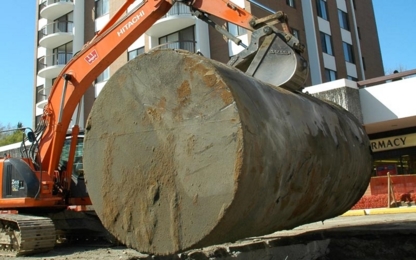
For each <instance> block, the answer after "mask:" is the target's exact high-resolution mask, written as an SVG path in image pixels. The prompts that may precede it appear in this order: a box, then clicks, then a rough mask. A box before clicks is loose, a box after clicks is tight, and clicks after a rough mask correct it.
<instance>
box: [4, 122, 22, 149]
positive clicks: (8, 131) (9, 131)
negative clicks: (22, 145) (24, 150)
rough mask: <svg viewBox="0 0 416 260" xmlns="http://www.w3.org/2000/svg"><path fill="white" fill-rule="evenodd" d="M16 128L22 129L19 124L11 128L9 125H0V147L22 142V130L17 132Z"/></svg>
mask: <svg viewBox="0 0 416 260" xmlns="http://www.w3.org/2000/svg"><path fill="white" fill-rule="evenodd" d="M18 128H23V124H22V123H21V122H18V123H17V125H16V127H11V126H10V124H8V125H7V126H2V125H1V124H0V146H4V145H8V144H14V143H18V142H21V141H22V140H23V135H24V130H19V129H18ZM13 129H18V130H13Z"/></svg>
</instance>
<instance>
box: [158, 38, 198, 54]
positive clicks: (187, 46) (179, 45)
mask: <svg viewBox="0 0 416 260" xmlns="http://www.w3.org/2000/svg"><path fill="white" fill-rule="evenodd" d="M195 46H196V42H195V41H175V42H167V43H164V44H161V45H158V46H155V47H154V48H152V50H162V49H173V50H176V49H181V50H187V51H189V52H194V53H195Z"/></svg>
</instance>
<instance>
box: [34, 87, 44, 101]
mask: <svg viewBox="0 0 416 260" xmlns="http://www.w3.org/2000/svg"><path fill="white" fill-rule="evenodd" d="M44 100H46V93H45V87H44V85H40V86H37V87H36V103H39V102H41V101H44Z"/></svg>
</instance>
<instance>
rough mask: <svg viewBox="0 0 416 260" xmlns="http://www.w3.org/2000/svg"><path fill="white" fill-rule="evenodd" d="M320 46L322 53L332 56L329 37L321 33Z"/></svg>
mask: <svg viewBox="0 0 416 260" xmlns="http://www.w3.org/2000/svg"><path fill="white" fill-rule="evenodd" d="M321 45H322V51H323V52H325V53H327V54H329V55H334V54H333V51H332V40H331V35H328V34H326V33H323V32H321Z"/></svg>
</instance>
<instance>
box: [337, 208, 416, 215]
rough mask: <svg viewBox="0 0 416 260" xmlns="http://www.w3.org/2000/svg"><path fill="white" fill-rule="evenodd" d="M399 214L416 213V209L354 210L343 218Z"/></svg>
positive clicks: (346, 213)
mask: <svg viewBox="0 0 416 260" xmlns="http://www.w3.org/2000/svg"><path fill="white" fill-rule="evenodd" d="M398 213H416V207H400V208H376V209H353V210H349V211H347V212H345V213H344V214H342V215H341V216H343V217H351V216H366V215H382V214H398Z"/></svg>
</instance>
